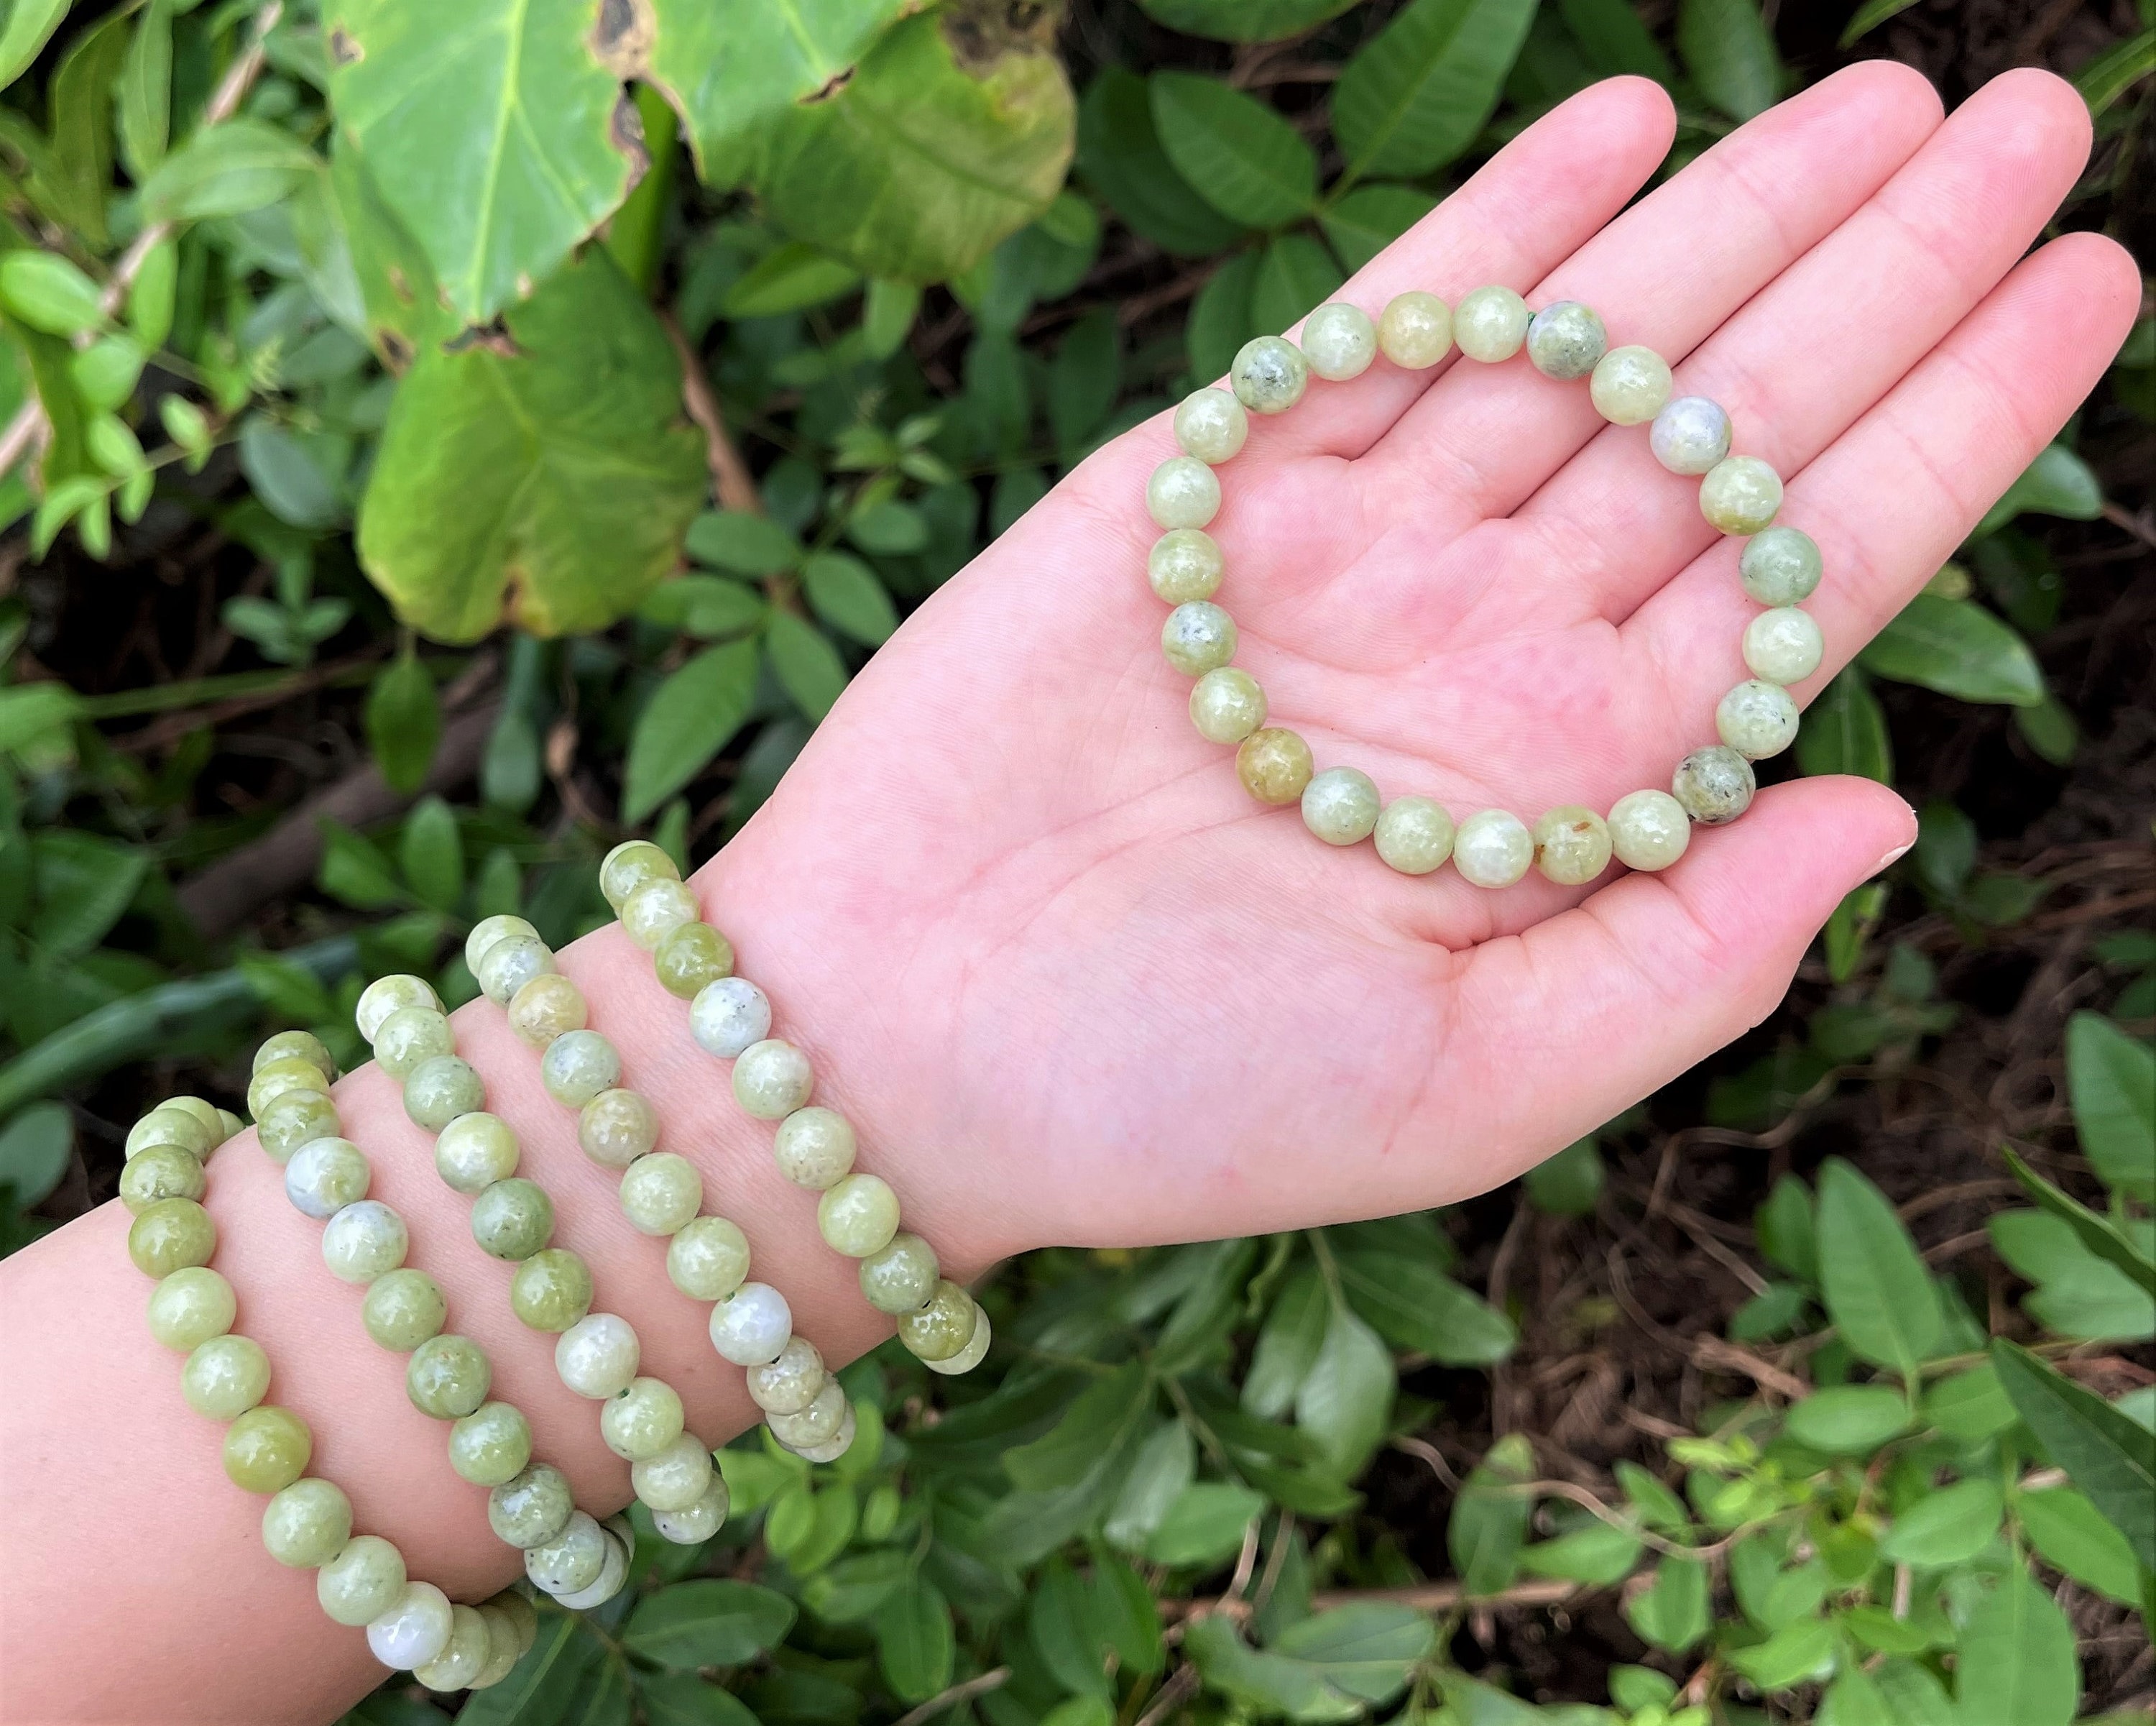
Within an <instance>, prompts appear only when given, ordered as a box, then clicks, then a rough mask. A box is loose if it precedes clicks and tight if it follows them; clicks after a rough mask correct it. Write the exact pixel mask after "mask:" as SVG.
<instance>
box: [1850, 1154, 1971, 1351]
mask: <svg viewBox="0 0 2156 1726" xmlns="http://www.w3.org/2000/svg"><path fill="white" fill-rule="evenodd" d="M1819 1256H1820V1288H1821V1291H1822V1293H1823V1294H1824V1297H1825V1302H1826V1309H1827V1313H1828V1316H1829V1317H1830V1318H1832V1319H1833V1320H1834V1323H1835V1329H1836V1330H1837V1331H1838V1332H1839V1333H1840V1336H1841V1339H1842V1341H1843V1342H1844V1343H1846V1344H1847V1345H1848V1347H1849V1349H1850V1352H1851V1353H1852V1354H1855V1355H1856V1356H1857V1357H1858V1358H1859V1359H1862V1360H1868V1361H1870V1362H1871V1364H1873V1365H1874V1366H1883V1367H1889V1368H1892V1369H1893V1370H1894V1371H1896V1372H1898V1373H1899V1374H1901V1375H1902V1381H1903V1382H1904V1383H1905V1384H1915V1382H1916V1379H1917V1364H1918V1363H1919V1362H1921V1361H1924V1360H1928V1359H1931V1357H1932V1355H1933V1354H1934V1353H1935V1352H1936V1351H1937V1350H1938V1346H1939V1343H1940V1339H1941V1338H1942V1337H1943V1334H1944V1332H1945V1323H1946V1321H1945V1318H1944V1316H1943V1313H1942V1312H1941V1311H1940V1308H1939V1297H1938V1289H1937V1287H1935V1286H1934V1285H1933V1282H1932V1277H1931V1272H1930V1271H1928V1270H1927V1269H1926V1268H1925V1266H1924V1261H1923V1259H1922V1257H1921V1256H1919V1255H1918V1253H1917V1246H1916V1243H1915V1242H1914V1241H1912V1240H1910V1238H1909V1233H1908V1230H1906V1229H1904V1228H1903V1227H1902V1221H1901V1219H1900V1218H1899V1217H1897V1216H1896V1215H1894V1208H1893V1206H1892V1205H1889V1204H1888V1203H1887V1202H1886V1197H1885V1195H1884V1194H1881V1192H1880V1190H1879V1189H1878V1188H1876V1187H1875V1186H1873V1185H1872V1184H1871V1182H1870V1181H1868V1180H1866V1179H1865V1178H1864V1177H1863V1176H1862V1175H1861V1174H1858V1173H1857V1172H1856V1169H1854V1168H1852V1167H1851V1165H1850V1164H1847V1163H1845V1162H1844V1161H1843V1160H1842V1159H1841V1158H1839V1157H1830V1158H1828V1159H1827V1161H1826V1163H1825V1164H1824V1165H1823V1166H1822V1167H1821V1169H1820V1188H1819Z"/></svg>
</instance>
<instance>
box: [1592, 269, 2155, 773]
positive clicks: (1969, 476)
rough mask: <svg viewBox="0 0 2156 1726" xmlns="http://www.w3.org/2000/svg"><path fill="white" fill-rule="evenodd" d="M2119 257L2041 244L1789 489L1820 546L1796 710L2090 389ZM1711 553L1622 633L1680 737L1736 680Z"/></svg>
mask: <svg viewBox="0 0 2156 1726" xmlns="http://www.w3.org/2000/svg"><path fill="white" fill-rule="evenodd" d="M2140 299H2141V280H2140V275H2139V272H2138V270H2136V269H2135V267H2134V264H2133V259H2132V258H2131V257H2130V256H2129V255H2128V254H2127V253H2126V252H2125V250H2124V249H2122V248H2121V247H2119V246H2118V245H2117V244H2114V243H2113V242H2112V241H2111V240H2108V239H2104V238H2102V236H2101V235H2098V234H2068V235H2066V236H2065V237H2064V238H2063V239H2056V240H2054V241H2053V242H2052V243H2051V244H2049V245H2047V246H2046V247H2045V248H2044V249H2042V250H2041V251H2040V252H2038V253H2037V254H2035V256H2034V257H2032V258H2030V259H2027V260H2026V261H2025V262H2024V263H2023V264H2021V265H2020V266H2019V267H2018V268H2017V269H2015V271H2014V273H2013V274H2012V275H2009V276H2008V277H2007V278H2006V280H2005V281H2003V282H2001V283H2000V284H1999V286H1998V287H1996V288H1994V290H1992V292H1991V294H1990V295H1989V297H1987V298H1986V299H1985V301H1984V303H1983V304H1982V305H1981V306H1979V307H1978V308H1977V309H1976V310H1975V311H1974V312H1972V313H1971V314H1970V315H1969V316H1968V317H1967V318H1965V319H1964V320H1963V321H1962V323H1961V325H1960V326H1959V327H1958V328H1957V329H1956V330H1955V331H1953V334H1952V335H1950V336H1948V338H1947V339H1946V341H1945V342H1943V343H1942V344H1941V345H1940V346H1939V347H1938V349H1937V350H1936V351H1935V352H1933V353H1932V354H1931V355H1930V356H1929V357H1927V358H1926V359H1925V360H1924V362H1922V364H1921V365H1920V366H1918V367H1917V369H1916V370H1915V371H1914V372H1911V373H1910V374H1909V376H1908V377H1907V378H1904V379H1903V380H1902V383H1900V384H1899V385H1897V387H1896V388H1895V389H1894V390H1893V392H1892V393H1891V394H1889V395H1888V396H1887V397H1886V399H1885V400H1883V401H1881V403H1878V404H1877V405H1876V407H1874V408H1872V409H1871V412H1870V413H1868V414H1866V415H1865V416H1864V418H1863V419H1861V420H1859V421H1858V422H1857V423H1856V424H1855V425H1854V426H1852V427H1851V429H1849V430H1848V431H1847V432H1846V433H1845V434H1843V435H1842V436H1841V437H1840V439H1837V440H1836V441H1835V444H1834V445H1833V446H1832V447H1831V448H1830V449H1828V450H1827V451H1826V452H1825V454H1824V455H1821V456H1820V458H1819V459H1818V460H1815V461H1814V462H1813V463H1812V464H1811V465H1809V467H1807V468H1805V469H1804V471H1803V472H1802V473H1800V474H1799V475H1797V476H1796V478H1795V480H1794V481H1793V482H1792V483H1791V485H1790V487H1789V501H1788V504H1787V506H1785V508H1784V516H1785V518H1786V519H1788V520H1789V521H1791V522H1793V523H1794V524H1796V525H1798V526H1800V527H1803V528H1804V531H1805V532H1807V533H1809V534H1810V535H1811V536H1812V537H1814V538H1815V539H1816V540H1817V541H1818V542H1819V543H1820V552H1821V554H1822V557H1823V558H1824V559H1825V566H1826V576H1825V580H1824V581H1823V582H1822V583H1820V588H1819V590H1818V592H1817V593H1815V594H1813V596H1812V597H1811V598H1810V599H1809V601H1807V602H1806V605H1805V609H1807V610H1809V612H1810V613H1811V614H1812V615H1813V617H1814V618H1815V619H1817V621H1818V623H1819V625H1820V630H1821V632H1822V633H1823V634H1825V638H1826V657H1825V660H1824V661H1823V662H1822V664H1821V665H1820V670H1818V671H1817V672H1816V673H1815V675H1814V676H1811V677H1809V678H1808V679H1806V680H1805V681H1804V682H1803V683H1800V684H1798V685H1795V686H1793V692H1794V694H1795V695H1796V696H1797V698H1798V700H1799V701H1809V699H1810V698H1811V697H1812V696H1814V695H1815V694H1817V693H1818V691H1819V690H1820V688H1821V687H1823V686H1825V682H1826V681H1827V679H1828V678H1830V677H1831V676H1833V675H1834V673H1835V671H1836V670H1839V669H1840V667H1841V666H1842V665H1845V664H1846V663H1847V662H1848V660H1851V658H1853V657H1854V656H1855V655H1856V652H1857V650H1859V649H1860V648H1861V647H1862V646H1863V645H1864V644H1865V643H1866V642H1867V641H1869V640H1871V637H1872V636H1874V635H1875V634H1877V633H1878V632H1879V630H1880V629H1882V628H1883V627H1884V626H1885V625H1886V622H1887V620H1888V619H1891V618H1892V617H1893V615H1894V614H1896V613H1897V612H1898V611H1899V610H1900V609H1902V607H1903V606H1904V605H1906V604H1908V602H1909V599H1910V597H1911V596H1912V594H1914V593H1916V591H1917V589H1918V588H1921V587H1922V586H1923V584H1924V583H1926V582H1927V581H1928V580H1929V579H1930V578H1932V576H1933V574H1935V573H1937V572H1938V568H1939V565H1940V564H1942V563H1943V562H1945V561H1946V559H1947V558H1948V556H1949V555H1950V554H1951V553H1952V552H1953V549H1954V547H1956V546H1958V545H1959V544H1960V543H1961V542H1962V541H1963V539H1964V538H1966V537H1968V534H1969V531H1970V529H1972V528H1973V527H1975V525H1976V524H1977V522H1978V521H1979V519H1981V518H1982V516H1983V515H1984V511H1985V510H1986V509H1988V508H1989V506H1991V504H1992V503H1993V502H1994V501H1995V500H1996V499H1997V498H1998V497H1999V494H2000V493H2002V492H2003V491H2005V490H2006V488H2007V487H2008V486H2009V485H2011V484H2012V483H2013V482H2014V480H2015V476H2016V475H2019V474H2020V472H2021V470H2023V469H2025V467H2027V466H2028V465H2029V464H2030V461H2032V460H2035V456H2036V454H2037V452H2038V451H2039V450H2040V449H2042V448H2043V447H2044V445H2045V444H2048V443H2049V442H2050V441H2051V439H2052V438H2053V437H2054V436H2056V434H2057V433H2058V430H2059V428H2060V427H2061V426H2062V425H2064V424H2066V419H2067V418H2068V416H2070V415H2071V414H2072V413H2073V411H2074V409H2075V408H2076V407H2078V406H2079V405H2080V403H2082V399H2083V398H2085V397H2086V396H2087V394H2088V393H2089V391H2090V390H2091V389H2092V388H2095V386H2096V382H2097V378H2099V377H2101V376H2102V372H2103V369H2104V367H2105V366H2106V365H2107V364H2108V363H2109V362H2110V360H2111V357H2112V355H2113V354H2114V353H2116V352H2117V349H2118V345H2119V343H2120V342H2123V341H2124V340H2125V339H2126V333H2127V331H2128V329H2130V328H2131V327H2132V326H2133V318H2134V315H2135V313H2136V312H2137V311H2138V309H2139V306H2140ZM1737 551H1738V545H1737V542H1723V543H1722V544H1720V545H1717V546H1716V547H1713V548H1712V550H1711V551H1710V552H1708V553H1707V555H1706V556H1704V557H1700V558H1698V559H1697V560H1696V561H1695V562H1693V563H1692V564H1691V567H1690V568H1687V569H1686V571H1685V572H1684V573H1682V574H1681V575H1680V576H1679V577H1678V578H1676V580H1674V581H1672V582H1671V583H1669V584H1668V585H1667V586H1666V587H1665V588H1662V590H1661V592H1660V593H1656V594H1655V596H1654V598H1652V599H1650V601H1648V603H1647V604H1645V605H1644V606H1642V607H1641V608H1640V609H1639V611H1637V612H1636V613H1635V614H1634V615H1633V616H1632V618H1631V619H1630V620H1629V621H1628V622H1627V623H1626V624H1625V626H1624V630H1623V634H1624V636H1625V645H1626V650H1627V652H1628V654H1630V655H1636V657H1637V659H1638V660H1639V661H1640V663H1642V664H1644V665H1646V666H1647V667H1649V668H1650V670H1649V672H1648V675H1647V676H1645V677H1643V678H1641V679H1640V681H1644V682H1650V683H1659V684H1660V686H1662V687H1664V688H1666V689H1667V690H1668V691H1670V692H1671V706H1672V709H1673V710H1674V711H1676V713H1677V714H1678V715H1679V716H1680V717H1681V718H1683V719H1684V720H1686V722H1688V723H1689V726H1690V727H1691V728H1690V730H1689V731H1688V732H1686V735H1687V736H1704V735H1711V733H1712V718H1711V717H1710V716H1711V714H1712V709H1713V706H1714V703H1715V702H1716V701H1718V700H1719V699H1720V698H1721V696H1722V692H1723V691H1725V690H1727V688H1728V687H1729V686H1731V685H1732V684H1733V683H1735V682H1736V681H1738V680H1739V679H1741V678H1743V677H1745V676H1748V675H1749V673H1748V672H1747V671H1746V670H1745V669H1744V665H1743V659H1742V658H1741V656H1740V655H1739V651H1738V641H1739V639H1740V637H1741V635H1742V634H1743V629H1744V626H1745V624H1748V622H1750V620H1751V619H1753V617H1754V616H1756V615H1758V609H1759V608H1758V606H1757V605H1755V604H1753V602H1752V601H1751V600H1750V598H1748V597H1747V596H1746V594H1745V593H1744V590H1743V588H1742V587H1741V586H1740V585H1739V584H1738V580H1737V573H1736V569H1737Z"/></svg>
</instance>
